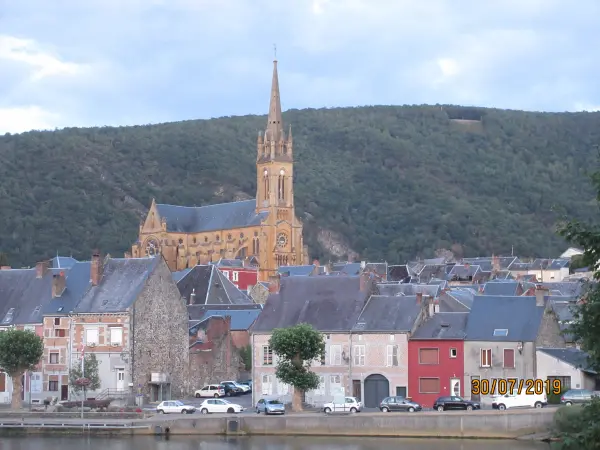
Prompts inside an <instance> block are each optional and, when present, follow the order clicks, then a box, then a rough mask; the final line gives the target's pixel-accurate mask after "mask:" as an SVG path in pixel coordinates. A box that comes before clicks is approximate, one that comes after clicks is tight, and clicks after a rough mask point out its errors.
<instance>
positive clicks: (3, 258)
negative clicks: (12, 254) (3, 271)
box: [0, 252, 10, 267]
mask: <svg viewBox="0 0 600 450" xmlns="http://www.w3.org/2000/svg"><path fill="white" fill-rule="evenodd" d="M8 265H10V263H9V262H8V255H7V254H6V253H2V252H0V267H2V266H8Z"/></svg>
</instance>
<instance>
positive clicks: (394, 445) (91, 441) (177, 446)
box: [0, 436, 550, 450]
mask: <svg viewBox="0 0 600 450" xmlns="http://www.w3.org/2000/svg"><path fill="white" fill-rule="evenodd" d="M107 447H108V448H109V449H110V450H398V449H401V450H549V449H550V446H549V445H548V444H544V443H537V442H525V441H512V440H506V441H493V440H479V441H476V440H457V439H398V438H332V437H324V438H317V437H310V438H305V437H297V438H293V437H251V438H218V437H216V438H205V437H193V438H191V437H172V438H170V439H165V438H162V437H145V436H144V437H127V438H104V437H76V436H74V437H35V436H32V437H27V438H23V437H14V438H3V439H2V440H1V443H0V449H2V450H48V449H53V448H54V449H60V450H100V449H106V448H107Z"/></svg>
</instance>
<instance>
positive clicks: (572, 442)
mask: <svg viewBox="0 0 600 450" xmlns="http://www.w3.org/2000/svg"><path fill="white" fill-rule="evenodd" d="M554 431H555V433H554V434H555V435H556V437H558V438H559V442H558V443H557V444H556V445H555V447H557V448H559V449H561V450H600V398H594V399H593V400H592V401H591V402H590V403H589V404H585V405H582V406H578V405H574V406H563V407H561V408H559V409H558V411H556V414H555V415H554Z"/></svg>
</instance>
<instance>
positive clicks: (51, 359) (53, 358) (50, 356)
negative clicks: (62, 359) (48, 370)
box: [48, 353, 59, 364]
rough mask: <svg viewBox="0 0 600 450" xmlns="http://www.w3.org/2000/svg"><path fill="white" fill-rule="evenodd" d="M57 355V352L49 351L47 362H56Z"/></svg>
mask: <svg viewBox="0 0 600 450" xmlns="http://www.w3.org/2000/svg"><path fill="white" fill-rule="evenodd" d="M58 357H59V354H58V353H50V355H49V359H48V362H49V363H50V364H58Z"/></svg>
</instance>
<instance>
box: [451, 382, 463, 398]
mask: <svg viewBox="0 0 600 450" xmlns="http://www.w3.org/2000/svg"><path fill="white" fill-rule="evenodd" d="M450 395H455V396H457V397H461V395H460V378H450Z"/></svg>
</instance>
